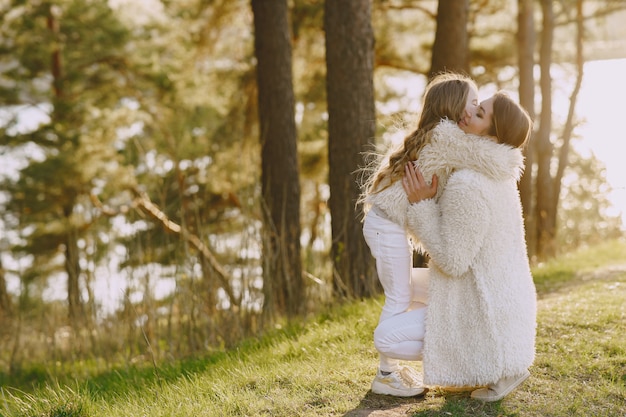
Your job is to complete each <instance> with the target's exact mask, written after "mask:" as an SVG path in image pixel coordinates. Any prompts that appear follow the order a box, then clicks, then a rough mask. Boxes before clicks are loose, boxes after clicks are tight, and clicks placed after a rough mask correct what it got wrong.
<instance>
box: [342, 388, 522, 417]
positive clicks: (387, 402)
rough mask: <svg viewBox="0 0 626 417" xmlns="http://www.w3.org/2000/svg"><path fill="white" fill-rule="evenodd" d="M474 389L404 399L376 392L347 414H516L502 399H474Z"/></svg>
mask: <svg viewBox="0 0 626 417" xmlns="http://www.w3.org/2000/svg"><path fill="white" fill-rule="evenodd" d="M469 395H470V391H464V392H444V391H439V390H435V391H430V392H429V393H427V394H426V395H425V396H422V397H410V398H400V397H392V396H387V395H377V394H373V393H372V392H371V391H368V393H367V394H366V395H365V396H364V397H363V399H362V400H361V402H360V403H359V405H358V406H357V407H355V408H354V409H353V410H350V411H349V412H347V413H346V414H344V415H343V417H367V416H372V417H404V416H412V417H420V416H421V417H430V416H432V417H434V416H442V415H443V416H468V417H471V416H476V417H478V416H481V417H507V416H511V417H512V416H515V415H516V414H515V413H511V412H510V411H507V410H505V409H504V408H503V407H502V402H501V401H497V402H492V403H485V402H482V401H477V400H473V399H471V398H470V396H469Z"/></svg>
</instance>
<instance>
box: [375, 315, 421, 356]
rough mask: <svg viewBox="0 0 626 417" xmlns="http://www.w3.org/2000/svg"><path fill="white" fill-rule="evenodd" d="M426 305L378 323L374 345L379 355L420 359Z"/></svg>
mask: <svg viewBox="0 0 626 417" xmlns="http://www.w3.org/2000/svg"><path fill="white" fill-rule="evenodd" d="M425 321H426V307H424V308H420V309H417V310H411V311H407V312H405V313H402V314H398V315H395V316H393V317H391V318H389V319H387V320H385V321H383V322H380V323H379V324H378V327H376V330H375V331H374V346H376V349H377V350H378V351H379V352H380V354H381V356H385V357H387V358H390V359H393V360H405V361H418V360H421V359H422V349H423V348H424V334H425V329H426V327H425Z"/></svg>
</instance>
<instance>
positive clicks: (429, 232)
mask: <svg viewBox="0 0 626 417" xmlns="http://www.w3.org/2000/svg"><path fill="white" fill-rule="evenodd" d="M406 175H407V179H406V181H403V187H404V189H405V191H406V192H407V197H408V198H409V201H410V202H412V203H414V204H411V205H409V208H408V210H407V227H408V228H409V231H410V232H411V233H413V234H414V235H415V236H417V237H418V238H419V240H420V242H421V244H422V245H423V246H424V248H425V249H426V251H427V252H428V254H429V255H430V258H431V260H432V261H433V262H434V263H435V264H436V265H437V267H438V268H439V269H440V270H441V271H442V272H444V273H445V274H447V275H450V276H455V277H458V276H461V275H463V274H464V273H465V272H467V270H468V269H469V267H470V266H471V265H472V262H473V260H474V259H475V257H476V255H477V254H478V252H479V251H480V250H481V246H482V243H483V240H484V238H485V235H486V232H487V229H488V227H489V226H490V220H489V219H490V218H491V217H492V216H491V213H490V206H489V204H488V201H489V200H488V199H487V198H486V197H485V194H484V188H485V187H484V177H482V176H481V175H480V174H477V173H476V172H473V171H469V170H463V171H458V172H456V173H454V174H453V175H452V176H451V177H450V180H449V181H448V184H447V185H446V188H445V189H444V191H443V194H442V195H441V198H440V200H439V202H438V203H437V202H435V201H434V200H433V199H432V198H431V197H428V196H429V195H431V196H432V195H434V194H432V191H433V190H432V188H433V187H432V186H430V187H429V186H428V185H427V184H426V183H425V181H424V179H423V177H421V173H419V169H417V168H416V169H415V170H413V169H410V170H408V171H407V173H406ZM435 191H436V187H435Z"/></svg>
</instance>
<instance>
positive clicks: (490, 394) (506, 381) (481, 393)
mask: <svg viewBox="0 0 626 417" xmlns="http://www.w3.org/2000/svg"><path fill="white" fill-rule="evenodd" d="M529 376H530V372H528V371H524V372H523V373H522V374H521V375H515V376H509V377H505V378H502V379H500V380H499V381H498V382H497V383H495V384H491V385H489V386H487V387H485V388H479V389H477V390H475V391H472V393H471V397H472V398H475V399H477V400H482V401H499V400H501V399H503V398H504V397H506V396H507V395H509V394H510V393H511V392H512V391H513V390H514V389H515V388H517V387H518V386H519V385H520V384H521V383H522V382H524V381H525V380H526V378H528V377H529Z"/></svg>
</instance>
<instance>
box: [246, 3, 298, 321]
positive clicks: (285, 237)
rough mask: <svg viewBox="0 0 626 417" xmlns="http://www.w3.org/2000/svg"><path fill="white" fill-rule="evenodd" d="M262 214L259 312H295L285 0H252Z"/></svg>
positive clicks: (294, 165)
mask: <svg viewBox="0 0 626 417" xmlns="http://www.w3.org/2000/svg"><path fill="white" fill-rule="evenodd" d="M252 12H253V14H254V51H255V56H256V59H257V84H258V101H259V128H260V140H261V166H262V167H261V187H262V204H263V213H264V225H265V230H264V233H263V235H264V244H263V251H264V253H263V259H264V271H263V286H264V296H265V300H264V312H265V313H268V314H269V313H274V312H276V313H287V314H288V315H294V314H298V313H299V312H301V311H302V307H303V305H304V303H303V297H304V283H303V281H302V276H303V275H302V266H301V265H302V261H301V256H300V183H299V173H298V157H297V147H296V125H295V100H294V92H293V80H292V77H293V75H292V50H291V36H290V30H289V22H288V7H287V0H277V1H266V0H252Z"/></svg>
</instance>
